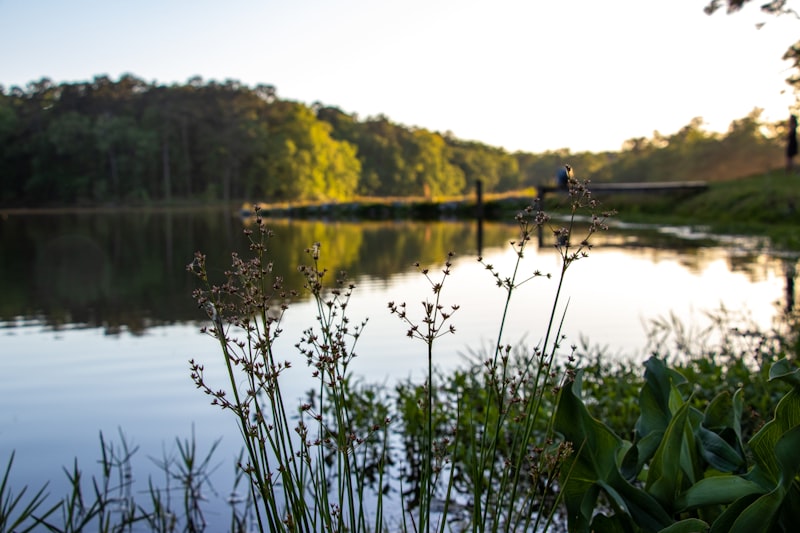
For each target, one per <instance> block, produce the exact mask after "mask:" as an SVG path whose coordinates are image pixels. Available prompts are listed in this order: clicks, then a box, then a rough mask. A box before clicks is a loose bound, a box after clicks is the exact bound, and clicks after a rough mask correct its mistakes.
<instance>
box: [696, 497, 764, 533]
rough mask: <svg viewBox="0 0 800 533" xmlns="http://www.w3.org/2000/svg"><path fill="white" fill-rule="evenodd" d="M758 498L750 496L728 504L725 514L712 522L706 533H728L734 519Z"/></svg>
mask: <svg viewBox="0 0 800 533" xmlns="http://www.w3.org/2000/svg"><path fill="white" fill-rule="evenodd" d="M758 497H759V496H758V494H750V495H748V496H742V497H741V498H739V499H738V500H736V501H735V502H733V503H732V504H730V505H729V506H728V507H727V509H725V512H724V513H722V514H721V515H720V516H719V517H717V519H716V520H714V523H713V524H711V529H710V530H709V532H708V533H729V532H730V530H731V528H732V527H733V523H734V521H736V518H738V517H739V515H740V514H741V513H742V511H744V510H745V509H746V508H747V506H748V505H750V504H751V503H753V502H754V501H755V500H756V499H758Z"/></svg>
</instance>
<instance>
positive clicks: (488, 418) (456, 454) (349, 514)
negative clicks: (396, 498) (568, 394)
mask: <svg viewBox="0 0 800 533" xmlns="http://www.w3.org/2000/svg"><path fill="white" fill-rule="evenodd" d="M569 185H570V186H569V198H570V200H569V201H570V206H571V209H570V216H569V217H568V219H567V220H566V222H565V224H564V225H558V226H556V225H555V224H554V223H553V221H551V219H550V217H548V216H547V215H546V214H545V213H543V212H542V211H540V210H538V209H537V208H535V207H529V208H527V209H526V210H524V211H523V212H521V213H519V214H518V215H517V217H516V221H517V224H518V235H517V236H516V237H515V239H514V240H513V241H511V246H512V248H513V250H514V252H515V254H516V263H515V265H514V267H513V271H512V272H511V273H510V274H508V275H506V274H501V273H500V272H498V271H496V270H495V269H494V267H493V266H492V265H488V264H486V265H485V266H486V268H487V270H488V271H489V273H490V276H492V278H493V280H487V281H489V282H491V281H493V282H494V283H496V284H497V285H498V286H499V287H500V288H501V289H503V290H504V291H505V293H506V296H505V307H504V310H503V313H502V316H501V317H499V323H498V325H497V337H496V339H497V340H496V343H495V345H494V347H493V349H492V354H491V356H490V357H489V358H487V360H486V362H485V368H484V371H483V375H482V376H481V377H480V378H479V379H478V381H477V382H474V383H472V384H470V387H468V388H464V389H463V390H461V391H455V390H450V391H445V390H444V388H442V387H441V386H439V385H438V384H437V383H436V380H435V376H436V371H435V345H436V341H437V339H439V338H440V337H441V336H442V335H446V334H451V333H454V332H455V326H454V324H453V316H454V314H455V313H456V312H457V311H458V304H445V303H444V302H445V290H446V284H447V279H448V277H449V275H450V273H451V268H452V263H451V259H452V254H449V255H448V257H447V258H446V260H445V262H444V266H443V268H442V269H441V272H438V273H432V272H431V271H430V270H429V269H427V268H424V267H423V266H421V265H417V267H418V269H419V270H420V272H421V274H422V275H423V276H425V278H426V279H427V281H428V283H429V284H430V287H431V289H432V296H431V297H429V298H426V299H424V300H423V301H422V302H421V303H422V307H421V314H420V316H419V318H417V317H416V316H415V314H414V313H413V312H412V311H411V309H412V307H411V306H408V305H407V304H406V303H405V302H402V303H394V302H390V303H389V311H390V312H391V313H393V314H395V315H396V316H397V317H398V318H399V319H400V320H401V321H403V322H404V323H405V324H406V325H407V326H408V330H407V334H408V336H409V337H412V338H416V339H418V340H420V341H422V342H423V344H424V346H425V356H426V362H427V377H426V379H425V382H424V383H423V384H422V385H421V386H420V387H418V388H417V391H416V392H413V391H411V392H409V391H408V390H406V391H403V390H400V391H399V395H398V398H399V399H400V400H401V404H400V405H401V408H400V411H399V413H398V416H397V417H396V418H397V419H399V420H397V422H396V423H397V424H400V427H399V428H398V429H399V432H400V434H401V435H405V436H406V437H407V438H406V439H405V444H406V445H409V444H412V446H413V450H414V452H413V453H412V454H410V455H408V454H407V458H408V463H409V468H410V471H409V472H407V474H408V475H407V477H405V478H403V477H402V476H399V475H398V473H397V471H395V470H393V469H392V468H391V464H392V463H393V461H394V459H393V455H392V450H391V449H390V442H391V441H392V439H391V437H390V430H391V428H392V427H393V426H392V419H391V417H390V415H389V413H390V409H389V406H388V405H387V403H388V398H387V397H386V396H385V395H383V396H381V395H380V394H371V395H370V394H366V393H365V390H364V389H363V388H362V389H359V388H357V387H354V386H353V381H352V380H351V379H350V376H351V370H352V363H353V360H354V358H355V355H356V347H357V345H358V340H359V337H360V336H361V334H362V332H363V329H364V327H365V326H366V324H367V321H366V320H363V321H360V322H356V323H355V324H354V323H352V322H351V319H350V317H349V316H348V314H347V309H348V304H349V302H350V300H351V298H353V294H354V290H355V286H354V285H353V284H352V283H351V282H350V281H349V280H348V279H347V276H346V274H345V273H339V274H338V276H336V277H335V278H334V279H331V274H330V273H329V272H327V271H326V269H325V268H323V266H322V260H321V257H322V255H323V245H322V244H320V243H315V244H313V245H312V246H310V247H309V248H308V249H307V250H306V254H307V260H308V262H307V264H304V265H300V266H299V267H298V270H299V271H300V272H301V273H302V274H303V275H304V277H305V286H304V289H305V291H306V292H307V294H308V295H309V296H310V298H311V299H312V301H313V302H314V304H315V307H316V317H315V322H314V324H313V326H312V327H309V328H308V329H307V330H305V331H304V332H303V337H302V339H301V340H300V342H298V343H297V344H296V345H295V348H296V350H297V352H298V354H299V355H300V360H301V361H302V362H305V363H306V366H307V367H309V368H310V374H311V376H312V377H313V379H315V380H316V386H315V388H314V392H313V394H311V395H310V401H309V402H306V403H303V404H302V405H299V406H296V405H291V404H289V403H287V402H286V401H285V400H286V398H285V395H284V394H283V392H282V385H283V384H284V383H285V380H287V379H292V378H290V372H292V371H294V368H293V366H295V363H296V362H297V354H294V355H285V354H282V353H278V347H277V346H278V345H277V344H276V340H277V338H278V337H279V336H280V334H281V321H282V319H283V316H284V313H286V312H287V310H288V304H287V302H288V299H289V298H288V297H289V296H290V295H289V294H287V293H286V291H285V289H284V288H283V281H282V277H281V276H280V275H279V273H276V272H274V271H273V267H272V262H271V260H270V255H269V254H270V239H271V238H272V236H273V235H272V232H271V231H270V230H269V229H268V227H267V225H266V223H265V221H264V220H263V219H262V218H261V217H257V219H256V225H255V228H254V230H246V234H247V238H248V239H249V240H250V251H251V255H252V257H250V258H248V259H243V258H241V257H239V256H238V255H237V254H233V256H232V262H231V267H230V269H228V270H227V271H226V272H225V274H224V279H221V280H219V281H218V282H217V283H214V282H213V281H212V280H210V279H209V274H208V272H207V270H206V257H205V256H204V255H203V254H202V253H199V252H198V253H197V254H196V255H195V258H194V260H193V262H192V263H191V264H190V265H189V266H188V269H189V270H190V271H191V272H193V273H194V274H195V275H197V277H198V278H199V279H200V280H201V282H202V287H201V288H200V289H198V290H196V291H195V294H194V296H195V298H196V300H197V302H198V304H199V305H200V306H201V307H202V308H204V309H205V310H206V312H207V313H208V316H209V319H210V326H209V327H208V328H207V329H206V330H205V331H206V332H207V333H208V334H209V335H210V336H212V337H214V338H215V339H216V341H217V342H218V343H219V346H220V351H221V354H222V360H223V361H224V366H225V370H226V373H227V383H226V385H225V386H224V388H219V384H210V383H208V382H207V380H206V378H205V373H204V370H205V368H204V365H203V364H202V363H199V362H196V361H192V362H191V369H192V377H193V379H194V381H195V384H196V385H197V387H198V388H199V389H201V390H202V391H203V392H205V393H206V394H207V395H209V396H210V397H211V399H212V403H213V404H214V405H216V406H218V407H220V408H221V409H223V410H225V411H230V412H231V414H232V415H233V416H234V417H235V418H236V420H237V423H238V427H239V432H240V436H241V439H242V443H243V446H244V450H245V453H244V459H243V461H242V463H241V464H240V467H241V469H242V472H243V473H244V474H245V475H246V477H247V478H248V480H249V481H250V491H251V495H250V496H251V498H252V505H253V511H254V515H255V519H256V526H257V527H258V528H259V529H260V530H269V531H319V530H325V531H380V530H383V529H384V528H385V527H388V524H389V523H390V521H392V520H397V521H398V522H399V524H394V525H395V527H399V528H401V529H403V530H414V531H424V532H426V533H427V532H429V531H432V530H435V531H444V530H445V528H446V527H447V524H448V521H449V520H450V519H451V518H453V517H452V516H451V511H452V510H453V509H456V508H457V509H458V510H459V511H458V514H459V515H462V514H463V513H462V512H463V510H464V509H468V513H467V514H468V518H467V522H468V523H469V527H470V528H471V529H472V530H474V531H487V530H492V531H500V530H502V531H520V530H541V529H547V527H548V526H549V525H550V524H551V521H552V516H553V511H554V509H555V507H556V506H555V503H556V502H551V504H552V505H549V506H546V505H545V504H544V501H545V499H547V498H548V496H549V495H551V494H553V493H554V488H555V485H556V479H557V477H558V474H559V466H560V464H561V462H562V460H563V458H564V457H565V456H566V455H567V454H569V453H570V448H569V445H568V444H567V443H562V442H557V440H556V438H555V436H554V435H553V431H552V419H551V417H552V412H553V410H552V409H547V408H546V407H549V406H552V405H553V402H554V401H555V400H554V397H552V398H551V396H553V395H557V394H558V391H559V389H560V387H561V385H562V383H563V380H565V379H568V378H569V373H565V372H562V373H559V372H557V371H556V366H555V365H554V361H555V359H556V357H558V356H559V355H561V354H562V351H561V349H560V348H561V346H560V343H561V340H562V336H561V330H560V328H561V323H562V320H563V314H564V313H565V312H566V306H562V304H561V298H560V295H561V290H562V287H563V284H564V282H565V276H566V272H567V270H568V269H569V267H570V265H571V264H572V263H574V262H575V261H577V260H579V259H582V258H584V257H586V255H587V253H588V251H589V250H590V248H591V244H590V239H591V236H592V235H593V234H594V233H595V232H596V231H599V230H602V229H605V218H606V217H607V216H609V213H604V214H598V213H597V210H598V205H597V203H596V202H595V201H594V200H593V199H592V197H591V193H590V191H589V190H588V189H587V187H586V185H585V184H584V183H582V182H581V181H579V180H576V179H572V180H571V181H570V184H569ZM580 216H584V217H587V218H588V219H589V220H590V224H589V229H588V233H587V234H586V235H581V236H576V235H573V234H572V231H573V228H574V227H575V222H576V221H577V219H578V217H580ZM543 231H546V232H549V233H552V235H553V238H554V239H555V242H556V247H557V249H558V251H559V253H560V256H561V259H562V261H561V263H562V264H561V270H560V271H559V272H558V273H556V274H555V276H554V277H555V280H556V283H557V291H556V296H555V298H554V301H553V302H552V307H551V311H550V315H549V316H550V318H549V321H548V322H547V324H544V325H533V324H532V325H531V326H532V327H534V326H541V327H542V328H543V330H544V335H543V337H542V339H541V341H540V342H539V344H538V345H537V346H535V347H532V348H530V349H528V350H527V351H526V353H525V355H524V356H523V357H521V358H515V359H514V360H513V361H512V360H511V359H510V358H509V353H510V350H511V348H510V346H508V345H505V344H504V326H505V322H506V316H507V313H508V309H509V305H510V302H511V300H512V297H513V296H514V294H515V293H516V291H517V289H518V288H519V287H520V285H522V284H524V283H527V282H530V281H532V280H533V279H535V278H537V277H539V276H543V275H544V274H542V273H540V272H539V271H538V270H535V269H533V270H532V271H531V272H526V270H525V269H526V268H527V265H526V263H525V262H524V260H525V258H526V252H527V250H528V247H529V244H530V241H531V240H532V239H533V238H534V237H536V236H538V235H539V234H541V232H543ZM479 260H480V261H483V260H482V259H479ZM548 276H549V274H548ZM292 296H294V295H292ZM480 387H483V390H485V391H486V393H485V394H484V395H483V396H481V400H480V401H481V402H482V405H480V406H476V405H475V404H474V397H472V396H470V397H468V396H467V394H468V393H469V394H472V393H473V392H475V390H477V389H478V388H480ZM459 392H460V393H461V394H459ZM523 392H524V394H523ZM373 393H374V390H373ZM453 394H455V395H453ZM410 397H413V398H414V399H415V401H411V402H408V401H404V400H407V399H408V398H410ZM445 398H446V402H447V404H448V406H449V408H452V409H454V410H455V417H454V418H453V417H445V418H443V419H440V418H438V417H437V412H441V411H442V408H441V406H439V405H438V401H439V400H441V399H445ZM365 413H371V415H370V416H365ZM453 421H457V422H455V423H453ZM418 422H419V425H416V424H417V423H418ZM394 427H397V426H396V425H395V426H394ZM470 428H472V429H470ZM417 437H418V438H417ZM406 451H407V452H408V449H407V450H406ZM368 472H377V482H376V480H375V479H374V476H372V475H369V476H368V475H367V473H368ZM457 480H458V481H459V484H460V486H461V488H462V489H464V488H466V489H467V490H466V492H465V491H464V490H461V491H460V492H461V494H456V492H459V491H457V490H455V488H456V481H457ZM463 481H466V483H461V482H463ZM404 482H405V483H407V484H410V485H411V486H410V487H409V486H404V485H403V484H404ZM391 494H400V495H401V499H402V502H401V510H399V511H398V510H397V506H396V505H395V506H394V507H393V508H394V511H393V513H391V514H392V515H393V516H389V515H387V513H386V512H385V504H386V500H385V497H386V495H391ZM459 497H461V498H463V499H465V502H466V503H464V504H459V505H458V506H456V505H455V504H454V503H455V501H456V500H457V499H458V498H459ZM545 509H546V512H544V511H545ZM398 515H399V517H398ZM462 518H463V516H462Z"/></svg>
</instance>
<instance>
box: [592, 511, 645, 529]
mask: <svg viewBox="0 0 800 533" xmlns="http://www.w3.org/2000/svg"><path fill="white" fill-rule="evenodd" d="M634 528H635V526H634V525H633V522H632V521H631V519H630V517H628V516H626V515H622V514H619V513H618V514H615V515H613V516H606V515H604V514H602V513H601V514H597V515H595V516H594V517H593V518H592V527H591V531H592V533H630V532H632V531H635V529H634Z"/></svg>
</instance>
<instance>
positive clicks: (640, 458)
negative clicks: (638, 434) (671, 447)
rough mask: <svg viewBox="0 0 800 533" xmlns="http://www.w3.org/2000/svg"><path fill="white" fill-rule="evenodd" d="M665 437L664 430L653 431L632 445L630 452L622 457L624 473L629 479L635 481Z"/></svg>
mask: <svg viewBox="0 0 800 533" xmlns="http://www.w3.org/2000/svg"><path fill="white" fill-rule="evenodd" d="M663 437H664V432H663V431H651V432H650V433H649V434H648V435H645V436H644V437H642V438H641V439H639V440H638V441H636V443H635V444H634V445H633V446H631V448H630V449H629V450H628V453H626V454H625V457H624V458H623V459H622V466H621V470H622V474H623V477H625V479H627V480H628V481H633V480H634V479H636V477H637V476H638V475H639V472H641V471H642V468H643V467H644V465H645V463H647V461H649V460H650V459H651V458H652V457H653V454H654V453H656V450H657V449H658V445H659V444H661V439H662V438H663Z"/></svg>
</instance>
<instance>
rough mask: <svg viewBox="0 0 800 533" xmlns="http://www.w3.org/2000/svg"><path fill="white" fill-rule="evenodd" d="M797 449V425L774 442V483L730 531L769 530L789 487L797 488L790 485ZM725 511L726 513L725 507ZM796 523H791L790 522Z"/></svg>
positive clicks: (798, 462)
mask: <svg viewBox="0 0 800 533" xmlns="http://www.w3.org/2000/svg"><path fill="white" fill-rule="evenodd" d="M792 392H794V391H791V392H790V393H788V394H787V396H789V395H790V394H792ZM784 399H785V397H784ZM798 450H800V426H796V427H794V428H792V429H791V430H789V431H787V432H786V433H785V434H784V435H783V436H782V437H781V438H780V439H779V440H778V442H777V443H776V445H775V449H774V452H775V463H776V464H777V465H778V468H779V469H780V473H779V477H778V482H777V486H776V487H775V488H774V489H773V490H772V491H771V492H769V493H767V494H764V495H763V496H761V497H759V498H758V499H757V500H756V501H755V502H753V503H752V504H750V505H749V506H748V507H747V508H746V509H744V510H743V511H742V512H741V513H740V514H739V516H738V517H737V518H736V520H735V521H734V522H733V526H732V527H731V532H733V533H750V532H757V531H764V532H767V531H770V529H771V527H772V524H774V523H775V522H776V521H778V520H779V518H780V514H779V513H780V511H781V507H782V506H783V504H784V500H785V499H786V497H787V495H788V494H789V491H790V490H795V491H796V490H797V488H796V487H793V483H794V480H795V477H796V476H797V474H798V472H800V453H798ZM790 501H791V502H793V501H795V499H794V498H791V499H790ZM791 511H792V510H790V512H791ZM724 514H728V511H726V512H725V513H724ZM796 525H797V524H793V526H796Z"/></svg>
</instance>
